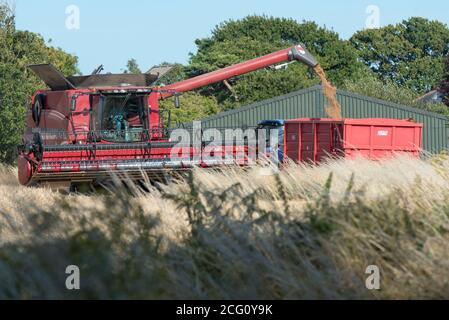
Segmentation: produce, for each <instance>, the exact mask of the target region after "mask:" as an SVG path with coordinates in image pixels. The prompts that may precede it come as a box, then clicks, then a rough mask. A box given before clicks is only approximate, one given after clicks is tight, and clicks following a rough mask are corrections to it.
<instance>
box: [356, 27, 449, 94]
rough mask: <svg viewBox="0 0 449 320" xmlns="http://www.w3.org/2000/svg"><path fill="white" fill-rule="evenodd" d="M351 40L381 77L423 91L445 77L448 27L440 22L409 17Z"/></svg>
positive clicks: (360, 32) (448, 39) (367, 31)
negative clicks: (444, 63)
mask: <svg viewBox="0 0 449 320" xmlns="http://www.w3.org/2000/svg"><path fill="white" fill-rule="evenodd" d="M350 41H351V44H352V45H353V47H354V48H355V49H356V50H357V51H358V55H359V56H360V58H361V60H362V61H363V62H364V63H365V65H366V66H368V67H369V68H370V69H371V70H372V71H373V72H374V73H375V74H376V75H377V76H378V77H379V78H380V79H382V80H390V81H393V82H394V83H396V84H397V85H399V86H406V87H408V88H410V89H412V90H414V91H416V92H418V93H424V92H427V91H429V90H431V89H433V88H435V87H436V86H437V85H438V83H439V81H440V79H441V78H442V75H443V61H444V57H445V56H446V55H447V54H448V52H449V46H448V45H447V44H448V43H449V29H448V27H447V26H446V25H445V24H443V23H441V22H438V21H430V20H427V19H425V18H410V19H409V20H405V21H403V22H402V23H399V24H396V25H389V26H386V27H383V28H380V29H369V30H363V31H359V32H357V33H356V34H355V35H354V36H353V37H352V38H351V39H350Z"/></svg>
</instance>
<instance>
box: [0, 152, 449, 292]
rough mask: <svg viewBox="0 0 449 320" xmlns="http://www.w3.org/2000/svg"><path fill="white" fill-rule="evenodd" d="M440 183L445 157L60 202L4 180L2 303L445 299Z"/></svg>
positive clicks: (228, 175)
mask: <svg viewBox="0 0 449 320" xmlns="http://www.w3.org/2000/svg"><path fill="white" fill-rule="evenodd" d="M448 178H449V160H448V159H446V158H445V157H440V158H436V159H430V160H427V161H418V160H413V159H408V158H398V159H394V160H391V161H386V162H376V163H373V162H369V161H365V160H355V161H342V160H340V161H330V162H329V163H327V164H324V165H322V166H320V167H318V168H317V167H311V166H292V167H291V168H289V169H288V170H285V171H283V172H281V173H280V174H279V175H265V174H263V173H262V174H261V171H260V169H253V170H249V171H243V170H230V169H229V170H224V171H221V172H206V171H201V170H198V171H196V172H194V174H193V175H192V176H190V177H189V178H188V179H187V180H186V181H185V182H183V183H179V184H172V185H169V186H166V187H163V188H162V189H159V190H155V189H152V191H151V192H150V193H143V192H140V191H139V190H137V189H134V190H131V192H130V191H129V190H127V191H125V190H124V188H121V187H120V186H118V187H117V190H115V191H114V193H113V195H69V196H67V195H62V194H59V193H56V192H53V191H51V190H46V189H27V188H23V187H20V186H19V185H18V184H17V182H16V179H15V172H14V170H13V169H12V168H5V167H3V168H1V169H0V199H1V202H0V245H1V246H2V248H0V283H2V285H1V286H0V298H47V299H48V298H81V299H85V298H95V299H98V298H100V299H101V298H112V299H119V298H125V299H127V298H145V299H160V298H175V299H179V298H189V299H214V298H217V299H239V298H241V299H254V298H260V299H273V298H274V299H353V298H362V299H372V298H387V299H400V298H405V299H408V298H421V299H428V298H439V299H447V298H449V276H448V273H447V270H448V268H449V246H447V243H448V240H449V206H448V203H449V201H448V200H449V179H448ZM71 264H75V265H78V266H79V267H80V269H81V286H82V290H81V291H79V292H69V291H67V290H66V289H65V286H64V283H65V274H64V271H65V267H66V266H67V265H71ZM373 264H375V265H378V266H379V267H380V268H381V272H382V282H381V286H382V288H381V290H379V291H369V290H367V289H366V288H365V278H366V277H367V275H365V269H366V267H367V266H369V265H373Z"/></svg>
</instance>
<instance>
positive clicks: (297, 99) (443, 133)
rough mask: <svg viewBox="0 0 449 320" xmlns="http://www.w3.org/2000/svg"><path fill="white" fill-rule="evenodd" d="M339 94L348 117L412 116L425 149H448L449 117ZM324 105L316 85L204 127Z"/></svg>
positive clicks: (319, 109) (287, 115) (319, 112)
mask: <svg viewBox="0 0 449 320" xmlns="http://www.w3.org/2000/svg"><path fill="white" fill-rule="evenodd" d="M337 97H338V100H339V101H340V103H341V105H342V113H343V117H345V118H393V119H409V118H411V119H414V120H416V121H417V122H419V123H423V124H424V141H423V143H424V149H425V150H426V151H429V152H432V153H437V152H441V151H442V150H446V149H448V144H449V141H448V139H449V119H448V118H446V117H444V116H442V115H439V114H436V113H432V112H427V111H424V110H420V109H416V108H411V107H408V106H404V105H399V104H395V103H391V102H387V101H383V100H379V99H374V98H370V97H366V96H362V95H358V94H353V93H349V92H345V91H341V90H338V91H337ZM324 106H325V98H324V96H323V94H322V90H321V86H314V87H311V88H308V89H304V90H300V91H296V92H292V93H290V94H286V95H283V96H280V97H277V98H273V99H269V100H265V101H261V102H258V103H254V104H251V105H249V106H246V107H242V108H239V109H235V110H231V111H228V112H224V113H220V114H218V115H214V116H212V117H209V118H206V119H203V120H202V127H203V128H213V127H214V128H241V127H253V126H256V125H257V124H258V123H259V122H260V121H263V120H274V119H296V118H321V117H325V114H324ZM186 125H188V124H186Z"/></svg>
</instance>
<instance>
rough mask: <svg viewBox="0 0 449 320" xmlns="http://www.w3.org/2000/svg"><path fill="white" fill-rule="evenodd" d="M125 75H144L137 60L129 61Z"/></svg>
mask: <svg viewBox="0 0 449 320" xmlns="http://www.w3.org/2000/svg"><path fill="white" fill-rule="evenodd" d="M124 73H131V74H141V73H142V71H141V70H140V68H139V64H138V63H137V61H136V59H129V60H128V62H127V63H126V69H125V70H124Z"/></svg>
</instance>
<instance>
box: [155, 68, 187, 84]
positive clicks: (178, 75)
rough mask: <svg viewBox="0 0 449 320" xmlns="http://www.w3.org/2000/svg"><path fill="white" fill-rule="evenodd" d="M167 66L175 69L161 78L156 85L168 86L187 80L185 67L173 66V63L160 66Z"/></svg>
mask: <svg viewBox="0 0 449 320" xmlns="http://www.w3.org/2000/svg"><path fill="white" fill-rule="evenodd" d="M166 65H171V66H173V69H172V70H171V71H170V72H169V73H167V74H166V75H164V76H163V77H161V78H160V79H159V80H158V81H157V82H156V85H160V86H164V85H166V86H167V85H170V84H173V83H175V82H178V81H182V80H185V79H187V75H186V71H185V70H186V67H185V66H183V65H182V64H180V63H174V64H173V63H167V62H164V63H161V64H160V65H159V66H166Z"/></svg>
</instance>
